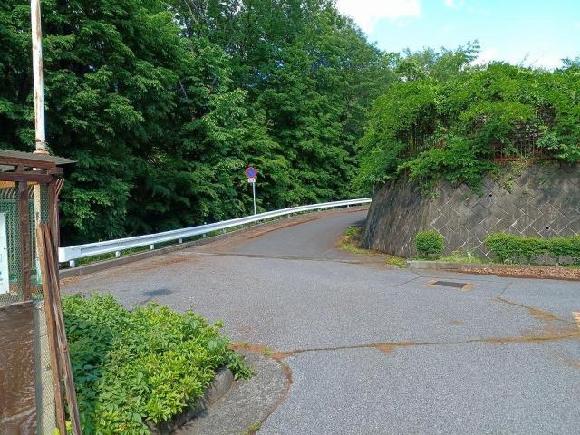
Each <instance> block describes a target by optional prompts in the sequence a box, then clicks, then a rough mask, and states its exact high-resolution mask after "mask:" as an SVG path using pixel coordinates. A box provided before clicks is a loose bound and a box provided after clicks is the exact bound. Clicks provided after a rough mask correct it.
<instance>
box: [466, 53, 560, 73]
mask: <svg viewBox="0 0 580 435" xmlns="http://www.w3.org/2000/svg"><path fill="white" fill-rule="evenodd" d="M494 61H495V62H509V63H511V64H512V65H523V66H531V67H536V68H546V69H549V70H553V69H554V68H558V67H559V66H561V65H562V60H561V56H558V55H557V54H554V53H551V52H549V51H539V52H537V53H536V54H531V53H503V54H502V53H500V51H499V50H498V49H497V48H487V49H485V50H482V51H481V52H480V53H479V56H478V57H477V59H475V60H474V61H473V64H475V65H485V64H488V63H489V62H494Z"/></svg>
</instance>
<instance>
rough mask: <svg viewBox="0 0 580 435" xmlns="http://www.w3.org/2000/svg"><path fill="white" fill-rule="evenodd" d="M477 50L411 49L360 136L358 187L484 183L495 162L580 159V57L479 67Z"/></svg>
mask: <svg viewBox="0 0 580 435" xmlns="http://www.w3.org/2000/svg"><path fill="white" fill-rule="evenodd" d="M476 51H477V46H473V45H470V46H468V47H466V48H460V49H459V50H457V51H443V52H442V53H435V52H433V51H430V50H426V51H424V52H422V53H416V54H409V55H408V56H407V57H406V58H405V59H404V60H403V61H402V62H400V64H399V70H400V71H401V74H402V77H403V80H401V81H399V82H397V83H396V84H394V85H393V86H391V87H390V88H389V89H388V90H387V92H386V93H385V94H383V95H382V96H381V97H379V98H378V99H377V101H376V103H375V105H374V108H373V109H372V111H371V113H370V115H369V123H368V126H367V129H366V131H365V135H364V137H363V138H362V139H361V142H360V160H361V171H360V174H359V176H358V177H357V180H356V182H357V185H358V187H359V189H361V190H365V189H369V187H370V186H372V185H374V184H375V183H380V182H383V181H385V180H389V179H394V178H397V177H398V176H400V175H401V174H406V175H408V176H409V177H410V178H411V179H413V180H416V181H417V182H419V183H420V184H422V185H423V186H424V187H426V188H430V187H432V186H433V184H434V183H435V182H436V181H438V180H442V179H444V180H447V181H449V182H451V183H454V184H459V183H467V184H468V185H470V186H472V187H475V188H477V187H478V185H479V183H480V182H481V179H482V176H483V175H484V174H485V173H486V172H487V171H489V170H490V169H492V168H493V167H494V160H495V159H498V158H500V159H504V158H521V157H524V158H529V157H537V156H541V157H549V158H556V159H559V160H561V161H564V162H569V163H573V162H576V161H578V160H579V159H580V124H579V123H578V119H580V104H579V98H580V96H579V95H578V89H579V85H580V68H579V67H578V62H568V63H567V64H566V65H565V67H564V68H562V69H561V70H558V71H556V72H547V71H542V70H535V69H530V68H524V67H520V66H512V65H508V64H501V63H496V64H490V65H488V66H472V65H471V64H470V62H471V61H472V60H473V58H474V55H475V54H474V53H475V52H476Z"/></svg>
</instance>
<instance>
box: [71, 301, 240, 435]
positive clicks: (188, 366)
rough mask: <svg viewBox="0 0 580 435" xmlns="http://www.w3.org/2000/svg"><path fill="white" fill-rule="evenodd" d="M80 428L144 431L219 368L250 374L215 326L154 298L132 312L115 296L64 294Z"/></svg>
mask: <svg viewBox="0 0 580 435" xmlns="http://www.w3.org/2000/svg"><path fill="white" fill-rule="evenodd" d="M63 311H64V320H65V327H66V333H67V337H68V342H69V347H70V355H71V361H72V366H73V373H74V380H75V387H76V391H77V398H78V404H79V411H80V414H81V420H82V426H83V432H84V433H87V434H94V433H132V434H136V433H144V434H145V433H149V432H150V430H149V426H148V425H155V424H157V423H160V422H165V421H169V420H171V418H172V417H174V416H176V415H178V414H180V413H181V412H183V411H184V410H185V409H186V408H187V407H188V406H189V405H191V404H193V403H194V402H195V401H196V400H197V399H199V398H200V397H201V396H202V395H203V394H204V392H205V390H206V388H207V386H208V385H209V384H210V383H211V382H212V381H213V379H214V377H215V374H216V371H217V370H219V369H221V368H224V367H227V368H229V369H230V370H231V371H232V372H233V373H234V376H235V377H236V378H247V377H249V376H251V370H250V369H249V367H248V366H247V365H246V364H245V362H244V361H243V359H242V357H241V356H239V355H238V354H237V353H235V352H234V351H233V350H231V349H230V342H229V341H228V339H227V338H226V337H224V336H223V335H221V334H220V327H221V325H220V324H214V325H210V324H208V323H207V321H206V320H205V319H204V318H202V317H201V316H199V315H197V314H195V313H192V312H186V313H177V312H175V311H172V310H171V309H169V308H167V307H162V306H159V305H155V304H149V305H147V306H143V307H139V308H136V309H134V310H132V311H129V310H127V309H125V308H124V307H122V306H121V305H120V304H119V303H118V302H117V301H116V300H115V299H114V298H113V297H112V296H99V295H95V296H92V297H89V298H85V297H83V296H80V295H76V296H67V297H65V298H64V299H63Z"/></svg>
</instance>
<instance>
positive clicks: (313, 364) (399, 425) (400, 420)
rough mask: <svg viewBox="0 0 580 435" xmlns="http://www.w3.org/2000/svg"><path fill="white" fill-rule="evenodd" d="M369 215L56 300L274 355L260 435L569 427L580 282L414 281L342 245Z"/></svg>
mask: <svg viewBox="0 0 580 435" xmlns="http://www.w3.org/2000/svg"><path fill="white" fill-rule="evenodd" d="M364 217H365V211H364V210H363V211H361V210H353V209H347V210H342V211H331V212H324V213H318V214H316V215H305V216H300V217H296V218H290V219H284V220H281V221H279V222H277V223H275V224H272V225H266V226H262V227H258V228H254V229H251V230H248V231H245V232H242V233H239V234H237V235H234V236H232V237H230V238H227V239H224V240H221V241H216V242H214V243H211V244H208V245H205V246H202V247H195V248H188V249H184V250H182V251H178V252H174V253H172V254H169V255H167V256H164V257H155V258H150V259H146V260H142V261H139V262H136V263H133V264H129V265H125V266H121V267H117V268H114V269H110V270H107V271H104V272H100V273H96V274H93V275H88V276H85V277H81V278H76V279H70V280H68V282H67V283H66V284H65V286H64V290H65V291H66V292H76V291H83V292H93V291H106V292H112V293H113V294H115V295H116V296H117V297H119V298H120V299H121V300H122V301H123V302H124V303H126V304H127V305H129V306H135V305H139V304H143V303H147V302H149V301H156V302H159V303H163V304H167V305H170V306H172V307H174V308H176V309H181V310H183V309H190V308H191V309H193V310H195V311H197V312H199V313H201V314H203V315H205V316H207V317H208V318H210V319H212V320H217V319H223V321H224V324H225V332H226V333H227V334H228V335H229V336H230V337H232V338H233V339H234V340H236V341H239V342H245V343H251V344H253V345H256V347H259V346H268V347H269V348H270V349H273V350H274V351H278V352H279V354H278V356H279V357H281V358H284V359H285V361H286V363H287V364H289V366H290V368H291V370H292V373H293V385H292V387H291V390H290V393H289V395H288V397H287V398H286V400H285V401H284V403H282V404H281V405H280V406H279V407H278V408H277V409H276V411H275V412H274V413H273V414H272V415H271V416H270V417H269V418H268V419H267V420H266V421H265V422H263V424H262V429H261V431H260V433H268V434H270V433H271V434H335V433H349V434H351V433H352V434H371V433H377V434H379V433H381V434H382V433H409V432H412V433H425V432H429V433H432V432H440V433H468V432H471V433H489V432H502V433H504V432H509V433H561V434H563V433H576V432H577V428H578V427H579V425H580V407H578V402H579V399H580V346H579V340H578V339H579V334H578V331H579V329H578V326H577V325H576V324H575V323H574V318H573V313H574V312H575V311H580V289H579V288H578V284H577V283H573V282H565V281H554V280H550V281H548V280H529V279H517V278H500V277H495V276H471V275H458V274H451V273H424V274H418V273H414V272H412V271H409V270H404V269H395V268H391V267H388V266H386V265H384V264H382V262H381V260H380V258H379V257H364V256H363V257H359V256H354V255H351V254H348V253H345V252H342V251H340V250H338V249H337V248H336V243H337V240H338V238H339V237H340V234H341V233H342V232H343V231H344V229H345V228H346V227H348V226H349V225H353V224H357V223H360V222H361V221H362V220H364ZM437 280H443V281H452V282H461V283H467V284H470V287H469V291H460V290H458V289H457V288H454V287H447V286H439V285H433V283H434V282H435V281H437Z"/></svg>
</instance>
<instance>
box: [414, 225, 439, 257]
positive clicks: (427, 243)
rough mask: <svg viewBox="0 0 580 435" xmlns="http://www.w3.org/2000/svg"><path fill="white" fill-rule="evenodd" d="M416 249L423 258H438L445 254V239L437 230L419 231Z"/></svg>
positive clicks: (416, 237)
mask: <svg viewBox="0 0 580 435" xmlns="http://www.w3.org/2000/svg"><path fill="white" fill-rule="evenodd" d="M415 247H416V248H417V254H418V255H419V257H421V258H438V257H440V256H441V254H442V253H443V249H444V247H445V238H444V237H443V236H442V235H441V233H439V231H436V230H428V231H419V232H418V233H417V235H416V236H415Z"/></svg>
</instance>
